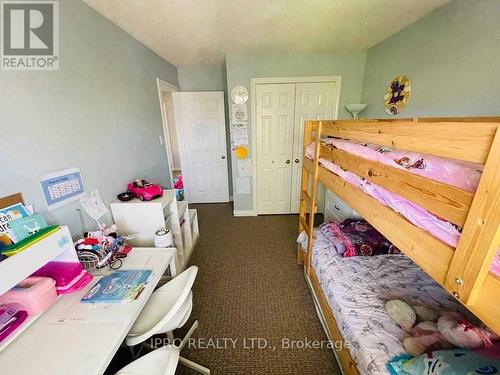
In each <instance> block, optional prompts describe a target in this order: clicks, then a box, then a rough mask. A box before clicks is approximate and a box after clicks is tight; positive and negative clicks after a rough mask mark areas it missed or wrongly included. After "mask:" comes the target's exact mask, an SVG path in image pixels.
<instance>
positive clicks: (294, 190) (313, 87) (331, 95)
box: [290, 82, 338, 213]
mask: <svg viewBox="0 0 500 375" xmlns="http://www.w3.org/2000/svg"><path fill="white" fill-rule="evenodd" d="M295 87H296V93H295V121H294V130H293V133H294V136H293V156H292V158H293V170H292V181H291V184H292V187H291V205H290V212H291V213H297V212H299V205H300V179H301V177H302V176H301V171H302V157H303V154H304V151H303V139H304V121H306V120H332V119H335V116H336V114H337V98H338V87H337V84H336V83H334V82H324V83H297V84H296V86H295ZM320 186H322V185H320ZM322 193H323V192H318V196H320V197H321V196H323V194H322ZM323 199H324V198H323ZM323 199H320V200H323ZM319 205H320V206H321V202H320V203H319Z"/></svg>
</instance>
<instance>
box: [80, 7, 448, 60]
mask: <svg viewBox="0 0 500 375" xmlns="http://www.w3.org/2000/svg"><path fill="white" fill-rule="evenodd" d="M83 1H84V2H85V3H87V4H88V5H90V6H91V7H93V8H94V9H96V10H97V11H98V12H99V13H101V14H102V15H103V16H105V17H106V18H108V19H109V20H111V21H112V22H113V23H115V24H116V25H118V26H119V27H121V28H122V29H123V30H125V31H126V32H128V33H129V34H130V35H132V36H133V37H134V38H136V39H137V40H139V41H140V42H142V43H143V44H145V45H146V46H148V47H149V48H151V49H152V50H153V51H155V52H156V53H157V54H158V55H160V56H161V57H163V58H164V59H165V60H167V61H169V62H170V63H172V64H174V65H175V66H178V67H179V66H195V65H200V64H203V65H214V64H220V63H222V62H223V61H224V55H225V53H227V52H250V53H260V52H266V51H273V52H279V51H288V52H290V51H302V52H308V51H311V52H312V51H314V52H323V51H349V50H363V49H367V48H369V47H371V46H373V45H375V44H377V43H378V42H380V41H382V40H384V39H385V38H387V37H388V36H390V35H392V34H394V33H396V32H397V31H399V30H401V29H402V28H404V27H405V26H408V25H410V24H411V23H413V22H415V21H416V20H418V19H419V18H421V17H423V16H425V15H426V14H428V13H430V12H431V11H432V10H434V9H436V8H438V7H440V6H442V5H444V4H446V3H447V2H449V0H83Z"/></svg>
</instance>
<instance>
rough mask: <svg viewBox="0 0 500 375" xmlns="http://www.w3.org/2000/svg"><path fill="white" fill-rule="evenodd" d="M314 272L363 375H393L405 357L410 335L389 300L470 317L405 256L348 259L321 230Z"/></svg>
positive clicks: (317, 239) (318, 232)
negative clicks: (391, 363) (392, 363)
mask: <svg viewBox="0 0 500 375" xmlns="http://www.w3.org/2000/svg"><path fill="white" fill-rule="evenodd" d="M312 267H313V269H314V271H315V274H316V276H317V278H318V281H319V283H320V287H321V289H322V291H323V293H324V295H325V297H326V299H327V300H328V304H329V306H330V309H331V311H332V312H333V315H334V317H335V320H336V321H337V325H338V328H339V330H340V332H341V334H342V336H343V337H344V340H345V342H346V343H347V344H346V346H347V348H348V350H349V352H350V354H351V357H352V358H353V360H354V361H355V362H356V364H357V365H358V369H359V372H360V373H361V374H387V373H388V371H387V370H386V368H385V364H386V363H387V361H388V360H389V359H391V358H393V357H394V356H396V355H400V354H403V353H404V352H405V351H404V349H403V345H402V343H401V340H402V337H403V336H404V332H403V330H402V329H401V328H399V327H398V326H397V325H396V324H395V323H393V322H392V320H391V318H390V317H389V316H388V315H387V313H386V312H385V310H384V305H385V302H386V301H388V300H391V299H402V300H404V301H406V302H407V303H409V304H410V305H424V306H427V307H430V308H433V309H435V310H439V311H445V310H447V311H450V310H453V311H460V312H462V313H463V314H464V315H466V316H469V314H468V313H467V312H466V310H465V309H464V308H463V307H462V306H461V305H460V304H459V303H458V302H456V301H455V299H454V298H453V297H452V296H451V295H449V294H448V293H447V292H446V291H445V290H444V289H443V288H442V287H441V286H440V285H438V284H437V283H436V282H435V281H433V280H432V279H431V278H430V277H429V276H427V274H425V273H424V272H423V271H422V270H421V269H420V268H419V267H418V266H416V265H415V264H414V263H413V262H412V261H411V260H410V259H409V258H407V257H406V256H404V255H392V254H390V255H377V256H371V257H361V256H356V257H350V258H342V257H340V256H338V255H336V253H335V250H334V248H333V245H332V244H331V243H329V240H328V239H327V238H324V234H322V233H321V232H320V231H317V232H316V240H315V241H314V246H313V252H312Z"/></svg>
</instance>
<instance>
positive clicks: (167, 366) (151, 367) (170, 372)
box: [116, 345, 180, 375]
mask: <svg viewBox="0 0 500 375" xmlns="http://www.w3.org/2000/svg"><path fill="white" fill-rule="evenodd" d="M179 353H180V351H179V349H178V348H176V347H175V346H173V345H167V346H163V347H161V348H160V349H156V350H153V351H152V352H151V353H148V354H146V355H144V356H142V357H141V358H139V359H137V360H135V361H134V362H132V363H130V364H129V365H127V366H125V367H124V368H122V369H121V370H120V371H118V372H117V373H116V375H145V374H147V375H174V374H175V369H176V368H177V363H178V362H179Z"/></svg>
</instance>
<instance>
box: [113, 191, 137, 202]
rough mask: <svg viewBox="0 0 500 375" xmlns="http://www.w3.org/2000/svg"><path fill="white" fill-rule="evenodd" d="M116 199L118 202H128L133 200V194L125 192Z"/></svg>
mask: <svg viewBox="0 0 500 375" xmlns="http://www.w3.org/2000/svg"><path fill="white" fill-rule="evenodd" d="M116 198H118V200H119V201H121V202H128V201H131V200H132V199H134V194H132V193H130V192H128V191H126V192H125V193H120V194H118V195H117V196H116Z"/></svg>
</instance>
